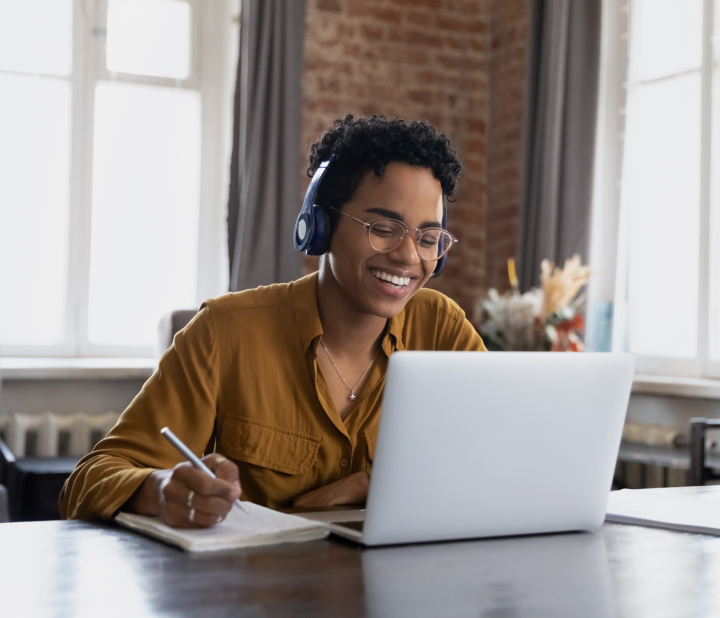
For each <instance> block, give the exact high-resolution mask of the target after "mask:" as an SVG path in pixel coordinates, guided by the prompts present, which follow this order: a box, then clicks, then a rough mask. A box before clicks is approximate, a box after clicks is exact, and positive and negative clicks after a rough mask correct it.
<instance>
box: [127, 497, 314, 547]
mask: <svg viewBox="0 0 720 618" xmlns="http://www.w3.org/2000/svg"><path fill="white" fill-rule="evenodd" d="M243 506H244V507H245V508H246V509H247V510H248V513H243V512H242V511H241V510H240V509H238V508H233V509H232V510H231V511H230V513H228V516H227V518H226V519H225V520H224V521H222V522H221V523H219V524H216V525H215V526H211V527H210V528H197V529H179V528H172V527H170V526H168V525H167V524H164V523H163V522H162V521H161V520H160V518H157V517H143V516H142V515H133V514H130V513H120V514H119V515H118V516H117V518H116V519H117V521H118V522H119V523H121V524H123V525H125V526H128V527H131V528H133V529H135V530H139V531H141V532H145V533H147V534H150V535H152V536H155V537H157V538H161V539H163V540H165V541H168V542H170V543H174V544H176V545H179V546H180V547H182V548H183V549H187V550H190V551H207V550H212V549H225V548H231V547H246V546H251V545H264V544H270V543H281V542H285V541H295V540H309V539H313V538H322V537H324V536H326V535H327V529H326V527H325V525H324V524H321V523H318V522H313V521H309V520H307V519H304V518H302V517H297V516H296V515H288V514H286V513H280V512H278V511H273V510H271V509H267V508H265V507H262V506H259V505H257V504H252V503H250V502H244V503H243Z"/></svg>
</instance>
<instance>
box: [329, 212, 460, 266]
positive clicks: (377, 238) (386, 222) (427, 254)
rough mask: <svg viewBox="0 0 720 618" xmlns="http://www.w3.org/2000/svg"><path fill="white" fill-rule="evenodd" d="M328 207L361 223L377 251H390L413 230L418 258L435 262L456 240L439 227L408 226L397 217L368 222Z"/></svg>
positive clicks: (371, 244)
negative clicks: (420, 227)
mask: <svg viewBox="0 0 720 618" xmlns="http://www.w3.org/2000/svg"><path fill="white" fill-rule="evenodd" d="M329 208H330V209H331V210H334V211H336V212H339V213H340V214H341V215H345V216H346V217H350V218H351V219H353V220H355V221H357V222H358V223H362V224H363V225H364V226H365V230H366V231H367V235H368V240H369V241H370V246H371V247H372V248H373V249H375V251H377V252H378V253H390V251H393V250H394V249H397V248H398V247H399V246H400V245H401V244H402V241H403V240H405V236H406V235H407V234H409V233H410V232H415V246H416V247H417V253H418V256H419V257H420V259H421V260H423V261H424V262H436V261H437V260H439V259H440V258H441V257H442V256H443V255H445V254H446V253H447V252H448V251H450V247H452V246H453V244H454V243H456V242H458V239H457V238H455V237H454V236H453V235H452V234H451V233H450V232H448V231H447V230H443V229H441V228H437V227H429V228H425V229H419V228H416V227H408V226H407V225H405V224H404V223H402V222H401V221H398V220H397V219H378V220H377V221H371V222H369V223H368V222H367V221H362V220H360V219H358V218H356V217H353V216H352V215H349V214H347V213H346V212H343V211H342V210H338V209H337V208H333V207H332V206H330V207H329Z"/></svg>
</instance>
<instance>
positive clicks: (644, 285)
mask: <svg viewBox="0 0 720 618" xmlns="http://www.w3.org/2000/svg"><path fill="white" fill-rule="evenodd" d="M623 200H625V201H626V203H627V206H628V208H629V211H630V225H629V254H628V349H629V351H631V352H634V353H636V354H642V355H648V356H663V357H672V358H694V357H695V356H696V354H697V328H698V323H697V316H698V278H699V277H698V269H699V261H698V258H699V255H698V243H699V216H700V215H699V213H700V206H699V204H700V72H699V71H698V72H696V73H692V74H686V75H683V76H678V77H672V78H668V79H665V80H660V81H657V82H651V83H648V84H643V85H641V86H636V87H634V88H633V89H632V90H631V91H630V93H629V95H628V107H627V134H626V144H625V155H624V169H623Z"/></svg>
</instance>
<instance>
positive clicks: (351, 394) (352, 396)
mask: <svg viewBox="0 0 720 618" xmlns="http://www.w3.org/2000/svg"><path fill="white" fill-rule="evenodd" d="M355 399H356V397H355V393H354V392H353V393H350V401H355Z"/></svg>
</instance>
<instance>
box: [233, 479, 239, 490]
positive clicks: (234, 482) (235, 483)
mask: <svg viewBox="0 0 720 618" xmlns="http://www.w3.org/2000/svg"><path fill="white" fill-rule="evenodd" d="M233 485H235V487H237V489H238V491H240V481H233Z"/></svg>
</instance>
